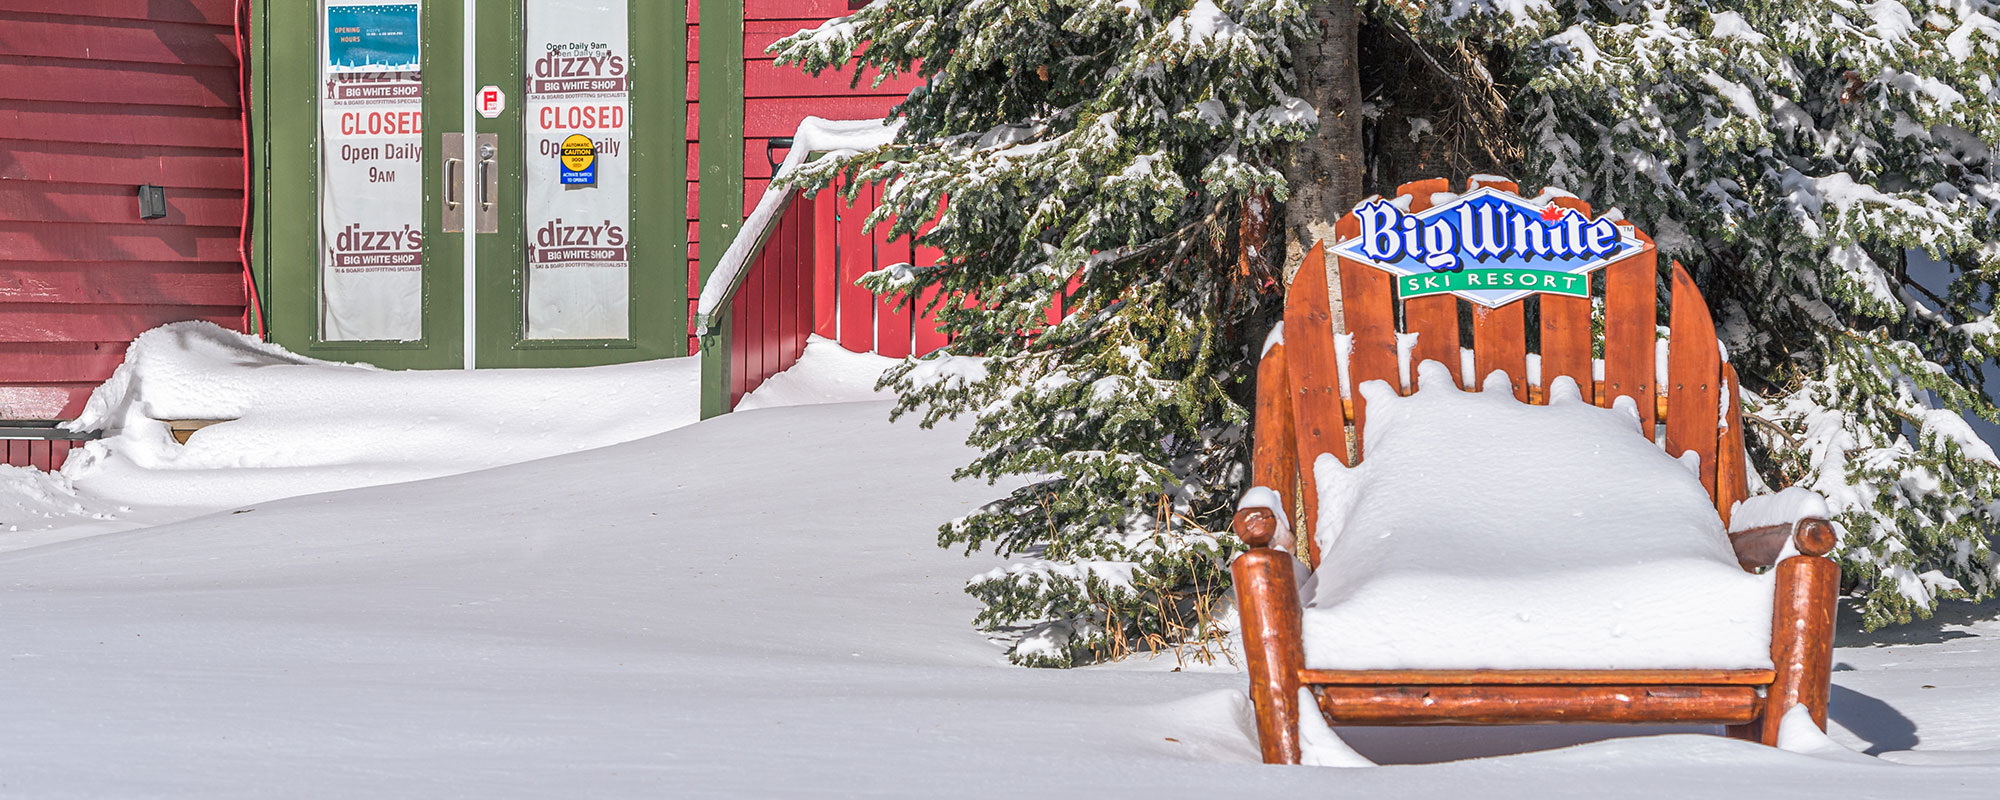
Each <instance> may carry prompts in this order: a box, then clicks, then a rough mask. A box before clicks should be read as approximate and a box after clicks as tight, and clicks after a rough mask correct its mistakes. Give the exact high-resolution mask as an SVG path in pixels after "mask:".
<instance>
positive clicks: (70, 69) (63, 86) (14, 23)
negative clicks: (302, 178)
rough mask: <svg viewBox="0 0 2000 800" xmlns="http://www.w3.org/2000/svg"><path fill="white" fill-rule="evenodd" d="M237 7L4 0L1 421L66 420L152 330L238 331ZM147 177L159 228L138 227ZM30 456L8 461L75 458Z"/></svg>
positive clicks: (227, 3) (188, 1)
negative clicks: (187, 323) (161, 189)
mask: <svg viewBox="0 0 2000 800" xmlns="http://www.w3.org/2000/svg"><path fill="white" fill-rule="evenodd" d="M235 9H236V3H235V0H174V2H160V1H159V0H0V418H16V419H19V418H67V417H72V416H74V415H75V414H76V413H77V411H78V410H79V409H80V408H81V406H82V404H83V400H84V399H85V398H86V397H88V396H89V393H90V390H91V388H92V387H94V386H95V385H96V384H97V383H99V382H101V381H102V380H103V379H104V378H106V377H108V376H109V375H110V373H111V370H112V369H113V368H115V367H116V366H117V365H118V363H119V361H120V360H121V359H122V358H123V355H124V351H125V345H126V343H127V342H129V341H130V340H131V339H132V337H134V336H136V335H138V334H139V333H141V332H143V331H145V330H147V329H149V328H152V327H154V326H157V325H160V324H162V323H165V322H172V321H176V320H186V319H206V320H211V321H214V322H217V323H219V324H223V325H226V326H229V327H235V328H240V327H241V325H242V322H243V314H244V305H245V303H246V300H247V296H246V294H245V288H244V282H243V272H242V265H241V261H240V257H241V255H240V252H239V249H238V245H239V241H240V237H241V236H242V228H241V220H242V204H243V185H242V181H243V177H242V176H243V160H242V159H243V153H242V143H241V138H240V137H241V135H242V133H241V130H240V127H239V124H238V114H239V110H240V101H239V95H238V76H239V62H238V57H237V51H236V36H235V29H234V26H233V25H232V23H231V18H232V16H233V15H234V13H235ZM145 183H153V184H159V185H162V186H165V187H167V208H168V214H167V216H166V217H165V218H161V219H153V220H141V219H139V206H138V200H137V197H136V192H135V189H134V187H136V186H138V185H139V184H145ZM34 447H38V448H39V449H34ZM34 447H31V448H29V449H30V450H32V452H31V453H29V454H28V455H26V456H24V458H25V460H17V459H15V458H13V457H12V451H13V450H14V449H16V448H14V447H13V446H12V445H9V447H8V452H9V454H10V457H9V458H8V462H9V463H15V464H22V465H27V466H38V467H44V468H47V467H53V466H59V465H60V464H61V462H62V460H63V458H64V456H65V455H66V454H67V452H68V449H69V447H68V445H67V444H65V443H61V442H56V443H43V442H38V443H35V445H34Z"/></svg>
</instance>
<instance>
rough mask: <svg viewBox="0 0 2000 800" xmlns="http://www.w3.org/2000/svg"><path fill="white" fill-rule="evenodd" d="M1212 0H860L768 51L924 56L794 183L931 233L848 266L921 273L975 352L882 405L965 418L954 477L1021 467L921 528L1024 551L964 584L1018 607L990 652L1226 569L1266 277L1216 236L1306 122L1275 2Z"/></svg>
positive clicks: (1279, 191)
mask: <svg viewBox="0 0 2000 800" xmlns="http://www.w3.org/2000/svg"><path fill="white" fill-rule="evenodd" d="M1225 2H1227V4H1228V5H1229V7H1230V10H1229V11H1228V12H1226V13H1225V12H1224V11H1223V10H1222V9H1221V8H1219V7H1218V6H1217V5H1216V3H1215V2H1213V0H1198V1H1196V0H1167V1H1165V2H1162V1H1161V0H1144V1H1143V2H1142V1H1141V0H1116V1H1115V2H1114V0H1006V1H1003V2H964V0H877V2H875V3H873V4H870V5H868V6H867V7H865V8H863V9H861V10H859V11H856V12H855V13H854V14H853V15H851V16H848V17H844V18H840V19H835V20H832V21H829V22H827V23H825V24H823V25H821V26H819V27H818V28H817V29H814V30H810V31H805V32H801V33H800V34H798V35H795V36H792V37H790V38H787V39H784V40H782V41H780V42H778V43H777V44H776V45H774V46H773V48H772V50H773V52H775V53H777V54H778V56H779V57H780V58H781V59H782V60H785V61H789V62H793V63H797V64H800V65H801V66H803V67H804V68H806V69H808V70H811V71H815V72H817V71H820V70H824V69H827V68H829V67H837V66H839V65H841V64H843V63H845V62H847V60H848V59H849V58H850V56H851V54H853V53H855V52H857V51H859V52H860V53H861V55H860V61H861V62H862V63H864V64H866V65H868V66H870V67H873V68H875V69H877V70H880V72H881V73H882V74H884V75H893V74H897V73H905V72H913V71H920V72H921V74H923V75H924V76H925V78H926V79H927V83H926V84H925V85H924V86H923V87H921V88H919V89H917V90H915V91H914V92H912V93H911V94H910V96H909V97H908V98H907V99H906V100H905V101H904V102H903V103H902V104H901V105H899V106H897V108H896V109H895V111H894V112H893V113H892V117H894V118H898V119H900V120H901V124H902V128H901V130H900V132H899V134H898V136H897V139H896V141H895V143H893V144H891V145H889V146H886V147H883V148H880V149H879V150H875V151H869V152H863V153H859V154H856V155H852V156H849V157H842V158H827V159H823V160H821V161H818V162H814V163H812V164H810V165H808V167H807V168H805V169H803V170H801V171H800V172H798V173H797V177H796V178H795V182H796V183H798V184H799V185H803V186H807V187H826V186H829V185H831V184H833V183H834V181H835V179H836V177H837V176H838V175H846V176H848V177H850V178H853V179H856V180H859V181H879V182H880V185H881V186H882V208H881V210H880V211H878V212H877V215H876V217H875V218H874V219H876V220H878V221H879V220H883V219H887V218H889V217H891V216H893V222H891V223H888V224H890V225H891V227H890V230H891V232H892V234H895V235H902V234H910V233H917V232H919V229H920V228H921V229H922V237H923V238H922V240H921V241H922V242H923V243H925V244H928V245H931V246H935V247H937V248H939V249H940V250H941V251H943V253H944V255H945V257H944V259H943V261H942V262H940V263H937V264H917V265H909V266H901V267H896V268H890V269H885V270H883V271H880V272H878V273H876V274H873V275H870V276H869V277H868V278H866V279H865V280H864V284H865V285H867V286H868V287H869V288H871V289H874V290H876V291H879V292H902V293H910V292H916V291H918V290H920V289H921V288H922V287H929V286H937V287H942V291H941V292H940V293H939V294H938V298H939V299H938V301H937V302H938V303H939V309H940V310H939V322H940V325H941V326H942V327H944V328H945V329H947V330H949V331H951V332H952V334H953V337H954V338H953V344H952V347H951V351H953V352H956V353H978V354H981V355H980V357H977V358H975V357H971V356H964V355H954V354H952V352H947V353H940V354H938V355H936V356H934V357H931V358H928V359H924V360H920V361H910V362H906V363H904V364H903V365H901V366H899V367H896V368H894V369H892V370H891V371H890V372H889V373H888V375H886V376H885V377H884V379H883V381H884V383H885V384H889V385H893V386H895V387H896V388H897V389H898V390H900V391H901V392H902V400H901V402H900V404H899V406H898V409H897V413H898V414H902V413H904V412H909V411H918V410H921V414H922V417H923V423H924V424H926V425H928V424H931V423H932V422H934V421H936V420H938V419H940V418H943V417H951V416H957V415H961V414H969V415H971V416H972V417H973V419H974V420H975V425H974V428H973V431H972V433H971V436H970V443H971V444H972V445H973V446H974V447H976V448H978V449H979V450H980V451H982V455H980V456H979V457H978V458H977V459H976V460H975V461H973V462H972V463H971V464H969V465H967V466H966V467H965V468H963V469H962V470H960V472H959V477H962V478H963V477H985V478H988V479H995V478H1000V477H1003V476H1017V475H1027V476H1032V478H1031V479H1030V480H1029V481H1028V483H1027V484H1026V485H1025V486H1022V487H1021V488H1019V489H1017V490H1015V491H1013V492H1012V493H1010V494H1009V495H1007V496H1006V497H1004V498H1002V499H1000V500H998V501H995V502H993V503H992V504H990V505H987V506H985V507H983V508H981V509H978V510H977V511H976V512H974V513H972V514H970V515H968V516H966V517H964V518H961V519H958V520H955V521H953V522H951V523H950V524H948V525H946V526H945V527H944V528H943V529H942V531H941V533H940V536H939V543H940V544H941V545H943V546H947V547H956V546H963V547H966V548H969V549H971V548H982V547H990V548H993V549H994V550H996V551H998V552H1000V553H1002V554H1008V555H1023V556H1025V559H1024V560H1022V561H1020V562H1019V563H1016V564H1015V565H1014V566H1012V567H1009V568H1007V569H1002V570H996V571H994V572H992V573H989V574H986V575H982V576H979V577H977V578H975V579H974V580H973V581H972V582H971V583H970V584H969V585H968V587H967V591H969V592H971V593H972V594H974V595H975V596H977V597H979V598H980V599H981V600H982V601H984V602H985V604H986V608H985V610H984V611H983V612H982V613H981V614H980V615H979V617H978V620H977V621H978V623H979V624H981V625H983V626H985V627H987V628H989V629H1003V628H1014V629H1022V630H1021V633H1022V636H1021V639H1020V643H1019V644H1018V645H1017V646H1016V647H1015V648H1014V649H1013V651H1012V658H1013V659H1014V661H1016V662H1017V663H1022V664H1030V665H1042V666H1068V665H1070V664H1073V663H1077V662H1079V661H1084V660H1093V659H1099V658H1104V657H1113V656H1116V655H1118V654H1119V653H1120V652H1121V651H1131V650H1142V649H1149V648H1151V647H1158V646H1163V645H1166V644H1168V643H1169V642H1174V641H1182V640H1187V639H1191V638H1200V637H1202V636H1204V635H1206V633H1207V632H1206V631H1204V630H1202V628H1203V626H1205V625H1206V624H1207V621H1208V612H1209V608H1208V603H1209V602H1210V601H1211V600H1213V599H1215V598H1217V597H1219V596H1221V594H1222V592H1223V591H1224V590H1226V588H1227V585H1228V583H1227V582H1228V571H1227V563H1228V559H1229V558H1230V556H1231V555H1232V553H1233V551H1234V548H1235V546H1236V545H1235V544H1234V539H1233V538H1232V537H1230V536H1229V535H1228V533H1227V524H1228V520H1229V517H1230V514H1231V512H1232V511H1233V509H1234V502H1235V500H1236V498H1237V496H1238V495H1240V494H1241V492H1242V490H1243V489H1244V488H1245V483H1246V481H1247V478H1248V474H1247V455H1248V438H1247V430H1246V427H1247V424H1248V419H1247V416H1248V415H1247V413H1246V411H1245V405H1246V401H1247V399H1248V397H1249V395H1250V391H1251V389H1252V387H1251V386H1250V385H1249V383H1248V381H1247V377H1248V372H1247V371H1246V370H1245V365H1248V364H1251V363H1253V361H1254V359H1253V357H1254V355H1255V351H1254V350H1253V349H1252V348H1254V347H1255V346H1256V345H1257V344H1259V343H1260V342H1261V340H1262V336H1263V333H1264V330H1265V329H1266V328H1267V327H1268V325H1269V322H1270V319H1271V318H1272V317H1273V314H1274V310H1275V307H1276V302H1275V301H1276V298H1277V294H1278V291H1277V290H1278V287H1277V280H1276V278H1277V276H1276V275H1275V274H1274V273H1275V270H1273V269H1272V268H1271V267H1270V266H1269V265H1268V264H1267V263H1266V260H1264V259H1253V260H1250V261H1249V262H1248V263H1239V259H1238V257H1237V253H1238V249H1237V247H1236V244H1237V241H1238V237H1239V235H1240V234H1239V228H1240V226H1241V223H1242V222H1243V221H1244V220H1243V216H1244V213H1245V212H1244V209H1245V208H1246V206H1248V205H1250V204H1251V200H1252V198H1256V197H1259V196H1263V195H1272V194H1275V195H1276V196H1278V197H1281V198H1282V196H1283V193H1284V190H1283V181H1282V179H1281V174H1280V172H1279V170H1278V166H1277V165H1278V159H1279V157H1280V153H1281V152H1282V150H1283V147H1284V146H1285V144H1286V143H1288V142H1292V141H1297V140H1300V139H1303V138H1304V137H1305V136H1306V135H1307V133H1308V132H1309V131H1310V130H1312V126H1313V124H1314V122H1315V119H1314V112H1313V110H1312V108H1311V106H1309V105H1308V104H1306V103H1304V102H1303V101H1300V100H1298V99H1297V98H1295V97H1293V96H1292V95H1291V94H1289V93H1288V92H1287V87H1288V86H1290V85H1291V84H1292V76H1291V73H1290V72H1289V69H1288V66H1287V65H1288V63H1289V61H1290V54H1289V52H1288V50H1287V46H1286V42H1287V36H1288V35H1296V34H1297V33H1298V32H1299V31H1298V29H1299V27H1300V22H1301V20H1302V19H1303V16H1302V14H1303V11H1302V8H1301V4H1300V3H1299V2H1296V0H1236V1H1235V2H1229V0H1225ZM947 200H948V201H949V202H948V203H947V202H945V201H947ZM941 205H942V207H943V210H942V215H941V216H939V209H940V206H941ZM934 218H935V226H934V227H933V226H932V222H933V219H934ZM1058 305H1059V306H1060V308H1061V309H1062V310H1063V311H1064V312H1066V313H1067V316H1066V317H1064V318H1063V319H1062V321H1061V322H1059V323H1055V324H1051V323H1050V322H1049V318H1048V315H1049V309H1050V308H1051V307H1056V306H1058Z"/></svg>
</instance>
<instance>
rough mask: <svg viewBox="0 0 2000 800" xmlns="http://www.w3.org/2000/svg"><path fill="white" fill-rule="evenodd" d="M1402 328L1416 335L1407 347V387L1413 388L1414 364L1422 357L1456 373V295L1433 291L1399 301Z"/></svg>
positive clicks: (1420, 360) (1424, 360)
mask: <svg viewBox="0 0 2000 800" xmlns="http://www.w3.org/2000/svg"><path fill="white" fill-rule="evenodd" d="M1403 330H1405V331H1407V332H1409V333H1414V334H1416V335H1417V341H1416V343H1415V344H1413V345H1411V347H1410V367H1411V369H1410V388H1412V389H1415V388H1417V371H1416V365H1418V364H1422V363H1424V362H1426V361H1436V362H1438V363H1440V364H1443V365H1445V366H1447V367H1450V368H1451V374H1453V375H1457V374H1458V351H1459V347H1458V298H1456V297H1453V296H1451V295H1448V294H1433V295H1425V296H1423V297H1412V298H1410V299H1408V300H1405V301H1403Z"/></svg>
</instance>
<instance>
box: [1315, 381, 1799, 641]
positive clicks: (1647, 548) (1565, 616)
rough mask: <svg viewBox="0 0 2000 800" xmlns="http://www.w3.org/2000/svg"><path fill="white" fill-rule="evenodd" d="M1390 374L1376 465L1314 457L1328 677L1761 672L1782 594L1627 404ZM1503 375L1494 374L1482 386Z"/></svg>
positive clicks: (1377, 417)
mask: <svg viewBox="0 0 2000 800" xmlns="http://www.w3.org/2000/svg"><path fill="white" fill-rule="evenodd" d="M1419 370H1420V372H1419V375H1420V379H1421V380H1420V383H1421V385H1422V386H1423V387H1424V388H1423V389H1422V390H1421V391H1418V392H1417V393H1416V394H1414V395H1411V396H1409V397H1398V396H1396V395H1395V394H1394V393H1393V392H1391V391H1389V389H1388V387H1387V385H1385V384H1383V383H1381V382H1380V381H1371V382H1369V383H1367V384H1364V385H1363V386H1362V392H1363V394H1364V395H1365V396H1366V397H1367V399H1368V430H1367V433H1366V436H1365V437H1364V440H1365V441H1366V442H1367V443H1368V447H1367V457H1366V458H1365V459H1364V460H1363V461H1362V463H1361V464H1360V465H1359V466H1357V467H1354V468H1352V469H1350V468H1346V467H1343V466H1341V465H1340V464H1339V462H1337V461H1335V460H1334V459H1332V458H1331V457H1328V456H1322V457H1321V458H1320V460H1319V463H1318V464H1317V473H1316V474H1317V475H1318V478H1319V486H1320V487H1321V488H1320V492H1321V495H1320V509H1321V512H1320V526H1319V533H1318V534H1317V535H1318V536H1319V537H1320V539H1319V545H1320V547H1321V552H1323V553H1325V554H1326V555H1325V556H1324V558H1323V561H1322V563H1321V566H1320V570H1319V572H1318V574H1317V576H1316V588H1315V589H1312V590H1310V592H1311V597H1310V602H1309V604H1308V608H1307V610H1306V614H1305V632H1306V663H1307V666H1310V667H1314V668H1329V669H1400V668H1427V669H1477V668H1496V669H1532V668H1542V669H1618V668H1635V669H1636V668H1717V669H1721V668H1758V667H1769V666H1770V664H1771V661H1770V652H1769V650H1770V620H1771V598H1772V590H1773V586H1772V583H1771V578H1770V577H1769V576H1756V575H1750V574H1748V573H1745V572H1743V571H1742V570H1741V569H1740V568H1739V567H1737V565H1736V559H1735V556H1734V555H1733V554H1732V552H1731V550H1730V548H1729V544H1728V539H1727V537H1726V536H1725V535H1724V533H1723V530H1722V522H1721V520H1720V518H1719V517H1718V516H1717V514H1716V513H1715V509H1714V506H1713V505H1712V504H1711V501H1710V500H1709V497H1708V494H1707V492H1705V491H1704V490H1703V489H1702V487H1701V484H1700V483H1698V482H1697V481H1696V480H1695V478H1694V476H1692V475H1691V474H1689V471H1688V470H1687V469H1686V468H1684V467H1683V466H1681V465H1680V464H1679V463H1678V462H1677V461H1675V459H1673V458H1670V457H1668V456H1667V455H1665V454H1664V453H1662V452H1661V451H1660V449H1659V447H1657V446H1656V445H1654V444H1653V443H1652V442H1649V441H1647V440H1646V439H1645V438H1644V437H1642V436H1640V435H1639V433H1638V430H1637V419H1636V417H1635V416H1634V415H1633V414H1632V413H1630V411H1629V405H1626V406H1623V408H1621V409H1601V408H1597V407H1596V406H1592V405H1590V404H1587V403H1584V402H1582V400H1581V399H1580V398H1579V397H1578V393H1577V389H1576V385H1575V383H1574V382H1572V381H1569V380H1567V379H1562V380H1558V381H1557V382H1556V383H1555V384H1554V385H1553V386H1552V387H1551V394H1552V395H1553V398H1554V399H1553V402H1552V403H1551V404H1550V405H1548V406H1532V405H1526V404H1522V403H1519V402H1516V401H1515V400H1514V399H1513V396H1512V394H1511V393H1510V392H1508V391H1506V390H1505V383H1504V380H1505V379H1504V375H1502V374H1501V373H1495V376H1497V377H1498V379H1499V380H1501V381H1502V383H1500V384H1499V385H1498V390H1497V391H1496V390H1494V389H1489V390H1488V391H1485V392H1481V393H1478V394H1470V393H1466V392H1461V391H1459V390H1458V389H1456V388H1455V387H1453V386H1452V385H1451V381H1450V380H1449V379H1448V376H1447V375H1445V374H1444V370H1445V368H1444V367H1443V366H1442V365H1440V364H1437V363H1436V362H1425V363H1424V364H1423V365H1421V366H1420V367H1419ZM1494 379H1495V378H1493V377H1489V379H1488V383H1489V386H1491V385H1492V381H1493V380H1494Z"/></svg>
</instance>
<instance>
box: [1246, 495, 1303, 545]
mask: <svg viewBox="0 0 2000 800" xmlns="http://www.w3.org/2000/svg"><path fill="white" fill-rule="evenodd" d="M1282 503H1283V498H1282V497H1280V496H1279V495H1278V493H1277V492H1276V491H1273V490H1271V488H1270V487H1266V486H1252V487H1250V490H1249V491H1247V492H1244V493H1243V499H1242V500H1241V501H1240V502H1238V503H1237V504H1236V518H1235V520H1234V521H1233V523H1232V524H1231V525H1230V528H1231V529H1232V530H1234V531H1235V532H1236V537H1237V538H1239V539H1242V540H1243V543H1244V544H1247V545H1249V546H1250V547H1252V548H1258V547H1271V548H1274V549H1278V550H1283V551H1285V552H1287V553H1290V552H1293V548H1294V545H1295V544H1296V541H1295V538H1294V537H1293V535H1292V525H1291V520H1290V518H1289V517H1287V516H1286V514H1285V509H1284V508H1282V507H1281V506H1282Z"/></svg>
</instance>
